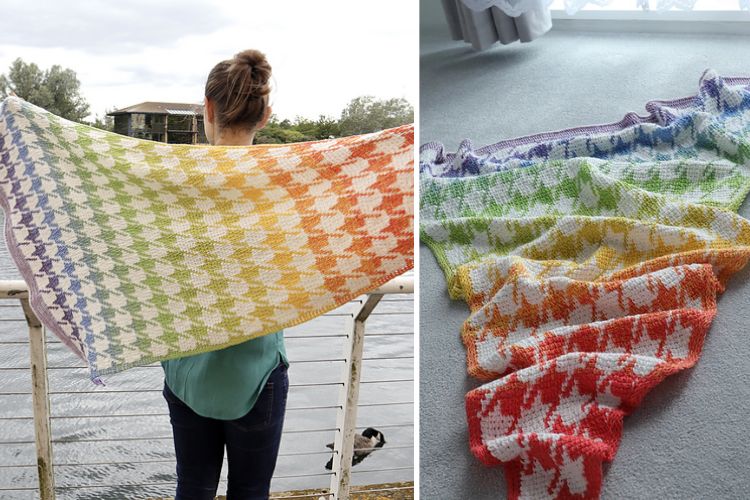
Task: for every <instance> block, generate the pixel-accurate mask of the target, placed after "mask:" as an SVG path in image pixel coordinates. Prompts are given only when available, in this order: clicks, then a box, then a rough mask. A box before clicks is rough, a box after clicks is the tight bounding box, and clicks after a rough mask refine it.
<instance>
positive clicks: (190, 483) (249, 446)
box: [162, 363, 289, 500]
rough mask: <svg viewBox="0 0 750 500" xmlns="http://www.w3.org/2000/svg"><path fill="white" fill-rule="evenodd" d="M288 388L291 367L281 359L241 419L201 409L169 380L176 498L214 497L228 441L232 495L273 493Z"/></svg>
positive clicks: (241, 499) (240, 498)
mask: <svg viewBox="0 0 750 500" xmlns="http://www.w3.org/2000/svg"><path fill="white" fill-rule="evenodd" d="M288 390H289V379H288V378H287V368H286V365H284V364H283V363H279V366H277V367H276V369H274V371H273V372H272V373H271V376H270V377H269V379H268V382H267V383H266V385H265V387H264V388H263V391H262V392H261V393H260V396H259V397H258V400H257V401H256V403H255V406H253V409H252V410H250V411H249V412H248V413H247V414H246V415H245V416H244V417H241V418H238V419H237V420H217V419H213V418H206V417H202V416H200V415H198V414H197V413H195V412H194V411H193V410H191V409H190V408H189V407H188V406H187V405H186V404H185V403H183V402H182V401H181V400H180V399H179V398H178V397H177V396H175V394H174V393H173V392H172V391H171V390H170V389H169V387H167V384H166V382H165V384H164V390H163V391H162V393H163V394H164V399H166V400H167V405H168V406H169V419H170V422H171V423H172V434H173V435H174V448H175V455H176V457H177V493H176V495H175V497H176V498H175V500H204V499H206V500H213V498H214V496H215V495H216V489H217V488H218V486H219V476H220V474H221V466H222V463H223V461H224V447H225V446H226V449H227V462H228V464H229V477H228V479H229V485H228V487H227V500H256V499H263V500H265V499H267V498H268V495H269V490H270V485H271V477H272V476H273V470H274V468H275V467H276V457H277V456H278V454H279V444H280V443H281V429H282V427H283V425H284V411H285V410H286V397H287V392H288Z"/></svg>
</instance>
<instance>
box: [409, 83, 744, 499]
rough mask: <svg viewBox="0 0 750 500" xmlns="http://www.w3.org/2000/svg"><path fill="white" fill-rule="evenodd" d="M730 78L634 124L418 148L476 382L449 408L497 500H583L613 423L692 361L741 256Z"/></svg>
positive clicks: (617, 428)
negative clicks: (496, 469) (490, 474)
mask: <svg viewBox="0 0 750 500" xmlns="http://www.w3.org/2000/svg"><path fill="white" fill-rule="evenodd" d="M748 84H750V79H742V78H734V79H722V78H720V77H719V76H718V75H716V74H715V73H714V72H711V71H708V72H706V73H705V74H704V75H703V77H702V78H701V82H700V87H699V93H698V95H697V96H695V97H690V98H684V99H678V100H674V101H653V102H650V103H649V104H648V105H647V110H648V111H649V115H648V116H645V117H641V116H638V115H635V114H629V115H627V116H626V117H625V118H624V119H623V120H622V121H621V122H619V123H615V124H610V125H603V126H592V127H582V128H576V129H570V130H564V131H559V132H551V133H545V134H538V135H534V136H528V137H522V138H519V139H513V140H509V141H504V142H500V143H498V144H495V145H492V146H488V147H485V148H481V149H478V150H474V149H473V148H472V147H471V143H469V142H468V141H465V142H464V143H462V144H461V146H460V148H459V151H458V152H457V153H455V154H445V152H444V151H443V147H442V146H441V145H440V144H437V143H430V144H425V145H424V146H422V148H421V152H420V171H421V176H420V189H421V191H420V196H421V200H420V224H421V239H422V241H424V242H425V243H426V244H427V245H428V246H429V247H430V248H431V250H432V251H433V252H434V254H435V255H436V257H437V259H438V261H439V263H440V265H441V267H442V269H443V270H444V272H445V275H446V278H447V280H448V285H449V291H450V293H451V296H452V297H454V298H463V299H465V300H466V301H467V302H468V304H469V306H470V309H471V314H470V317H469V318H468V319H467V321H466V322H465V323H464V326H463V329H462V339H463V342H464V345H465V346H466V350H467V364H468V371H469V373H470V374H471V375H473V376H474V377H476V378H479V379H481V380H485V381H489V382H488V383H486V384H484V385H482V386H480V387H478V388H476V389H474V390H472V391H470V392H469V393H468V394H467V396H466V412H467V418H468V424H469V440H470V446H471V450H472V452H473V453H474V454H475V455H476V456H477V457H478V458H479V459H481V460H482V461H483V462H484V463H486V464H503V465H504V467H505V471H506V483H507V487H508V493H509V496H510V498H534V499H538V498H597V497H598V496H599V494H600V490H601V480H602V473H601V464H602V461H603V460H612V459H613V458H614V455H615V453H616V451H617V447H618V444H619V439H620V435H621V430H622V419H623V416H624V415H625V414H627V413H629V412H630V411H632V410H633V409H634V408H635V407H636V406H637V405H638V404H639V402H640V401H641V399H642V398H643V396H644V395H645V394H646V393H647V392H648V391H649V390H650V389H651V388H652V387H653V386H654V385H655V384H657V383H658V382H659V381H661V380H662V379H663V378H664V377H665V376H667V375H669V374H671V373H674V372H676V371H678V370H681V369H684V368H687V367H690V366H692V365H693V364H694V363H695V362H696V361H697V359H698V357H699V355H700V352H701V348H702V345H703V339H704V336H705V335H706V332H707V331H708V328H709V326H710V324H711V321H712V319H713V317H714V315H715V313H716V295H717V293H720V292H721V291H722V290H723V289H724V286H725V284H726V282H727V280H728V278H729V277H730V276H731V275H732V274H733V273H735V272H736V271H738V270H739V269H741V268H742V267H743V266H744V265H745V264H746V263H747V261H748V258H750V222H748V221H747V220H746V219H744V218H742V217H740V216H739V215H737V214H736V213H735V212H736V211H737V210H738V208H739V206H740V204H741V203H742V201H743V200H744V198H745V197H746V195H747V193H748V191H749V190H750V91H748V88H747V87H746V86H747V85H748ZM644 494H645V493H644Z"/></svg>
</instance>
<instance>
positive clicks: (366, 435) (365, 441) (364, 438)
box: [326, 427, 385, 470]
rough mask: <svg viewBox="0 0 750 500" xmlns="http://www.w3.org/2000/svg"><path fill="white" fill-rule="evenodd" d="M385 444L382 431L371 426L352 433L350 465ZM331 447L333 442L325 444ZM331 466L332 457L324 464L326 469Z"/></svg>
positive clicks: (355, 463)
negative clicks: (352, 450)
mask: <svg viewBox="0 0 750 500" xmlns="http://www.w3.org/2000/svg"><path fill="white" fill-rule="evenodd" d="M384 444H385V436H383V433H382V432H380V431H379V430H377V429H373V428H372V427H368V428H367V429H365V430H363V431H362V434H354V455H353V456H352V466H354V465H357V464H358V463H360V462H361V461H362V460H364V459H365V457H367V455H369V454H370V453H372V452H373V451H375V449H376V448H382V447H383V445H384ZM326 446H327V447H328V448H330V449H333V443H328V444H327V445H326ZM332 467H333V457H331V459H330V460H329V461H328V463H327V464H326V469H328V470H331V468H332Z"/></svg>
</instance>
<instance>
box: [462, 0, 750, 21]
mask: <svg viewBox="0 0 750 500" xmlns="http://www.w3.org/2000/svg"><path fill="white" fill-rule="evenodd" d="M461 1H462V2H463V4H464V5H466V6H467V7H468V8H470V9H472V10H474V11H483V10H485V9H488V8H491V7H495V8H498V9H500V10H502V11H503V12H504V13H505V14H507V15H508V16H511V17H517V16H520V15H521V14H523V13H525V12H528V11H530V10H535V9H538V8H539V5H540V4H543V6H544V7H545V8H548V7H549V5H550V4H551V3H552V0H461ZM708 1H710V0H701V3H703V4H705V5H708V3H707V2H708ZM611 2H612V0H565V10H566V12H567V13H568V14H571V15H572V14H575V13H576V12H578V11H579V10H581V9H582V8H583V7H585V6H586V5H588V4H594V5H602V6H603V5H607V4H609V3H611ZM695 3H696V0H633V5H634V6H636V7H640V8H643V9H652V8H655V9H656V10H670V9H682V10H692V9H693V8H694V7H695ZM737 9H738V10H750V0H737Z"/></svg>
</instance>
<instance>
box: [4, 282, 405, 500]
mask: <svg viewBox="0 0 750 500" xmlns="http://www.w3.org/2000/svg"><path fill="white" fill-rule="evenodd" d="M412 293H414V279H413V277H404V276H401V277H398V278H395V279H393V280H391V281H389V282H388V283H386V284H384V285H382V286H381V287H379V288H377V289H375V290H373V291H372V292H370V293H368V294H366V300H364V301H361V300H358V301H354V304H356V303H360V304H361V306H360V307H359V309H358V310H356V311H355V312H354V313H348V314H346V315H343V316H346V317H348V318H349V321H348V322H347V323H348V328H347V333H344V334H338V335H310V336H308V337H306V338H329V337H339V338H341V337H344V338H345V347H344V350H345V352H344V353H343V356H342V357H341V358H335V359H327V360H326V361H330V362H337V363H343V367H342V369H343V375H344V376H343V381H337V382H325V383H302V384H296V385H295V386H311V385H314V386H318V385H326V386H335V385H339V386H341V389H340V394H339V400H338V403H337V404H335V405H326V408H330V409H336V410H337V417H336V426H335V427H333V428H328V429H322V430H326V431H334V432H335V439H334V449H333V450H331V451H327V452H315V453H316V454H331V455H332V456H333V468H332V472H326V473H323V474H317V475H320V476H328V475H330V476H331V481H330V493H327V494H322V495H320V496H323V497H328V498H332V499H334V500H339V499H347V498H349V491H350V482H351V473H352V471H351V464H352V456H353V453H354V433H355V425H356V420H357V408H358V407H359V406H362V407H365V406H377V405H385V404H398V405H404V404H413V401H394V402H391V403H366V404H359V403H358V401H359V387H360V385H361V384H370V383H390V382H395V383H396V382H409V381H413V379H403V378H402V379H393V380H365V381H361V380H360V373H361V366H362V361H363V360H384V359H388V360H390V359H412V358H413V356H395V357H393V356H392V357H371V358H365V357H363V355H362V353H363V346H364V327H365V322H366V321H367V318H368V317H369V316H370V315H371V314H372V312H373V310H374V309H375V308H376V307H377V305H378V303H379V302H380V300H381V299H382V298H383V296H384V295H390V294H412ZM0 299H17V300H19V302H20V305H21V308H22V310H23V312H24V316H25V320H26V323H27V325H28V327H29V351H30V369H31V376H32V391H31V395H32V406H33V416H30V417H28V416H24V417H2V419H0V420H30V419H33V421H34V441H33V443H34V444H35V446H36V453H37V465H36V468H37V475H38V478H39V495H40V499H41V500H54V498H55V488H56V487H55V476H54V467H55V466H59V467H67V466H72V465H75V464H65V463H53V461H52V446H53V444H54V443H65V442H72V441H66V440H64V439H52V436H51V429H50V421H51V420H52V419H68V418H88V417H83V416H82V417H75V416H67V415H66V416H58V417H52V416H51V414H50V395H55V394H61V393H60V392H58V391H50V390H49V384H48V378H47V374H48V370H49V369H56V370H57V369H70V370H77V369H85V367H84V366H69V367H67V366H66V367H49V368H48V367H47V351H46V342H45V333H44V328H43V326H42V324H41V322H40V321H39V319H38V318H37V317H36V315H35V314H34V312H33V310H32V309H31V307H30V305H29V292H28V288H27V286H26V283H25V282H24V281H22V280H0ZM18 320H20V318H19V319H18ZM18 320H15V321H18ZM375 335H381V336H382V335H413V332H404V333H379V334H375ZM302 337H303V336H301V335H295V336H293V338H302ZM10 343H12V342H3V343H2V344H10ZM316 361H319V360H303V361H300V362H310V363H312V362H316ZM3 369H5V368H3ZM7 369H8V370H15V369H18V370H23V369H26V368H25V367H18V368H15V367H9V368H7ZM73 392H74V393H76V394H86V393H91V392H101V393H115V392H127V391H122V390H120V391H117V390H104V391H102V390H97V391H73ZM138 392H154V391H150V390H148V389H146V390H140V391H138ZM65 393H67V392H65ZM6 394H7V395H15V394H19V395H22V394H29V393H28V392H3V393H0V395H6ZM297 409H299V410H307V409H309V408H289V410H290V411H293V410H297ZM163 415H164V414H163V413H155V414H145V415H143V416H163ZM112 416H113V417H114V416H128V415H112ZM410 425H413V423H399V424H384V425H379V426H378V427H379V428H398V427H407V426H410ZM318 430H320V429H315V431H318ZM286 432H289V433H293V432H295V431H286ZM304 432H310V430H305V431H304ZM130 439H131V440H135V439H138V438H134V437H131V438H130ZM144 439H145V438H144ZM148 439H149V440H154V439H157V440H158V439H160V438H154V437H150V438H148ZM164 439H166V438H164ZM113 440H115V441H120V440H122V438H120V439H113ZM77 441H78V440H76V442H77ZM98 441H101V439H99V440H98ZM13 443H14V444H18V443H21V441H14V442H13ZM23 443H29V444H30V443H32V441H23ZM2 444H6V443H2ZM407 447H409V446H397V447H392V448H394V449H395V448H407ZM296 454H311V453H306V452H302V453H293V454H292V455H296ZM12 467H29V468H30V467H34V465H31V464H29V465H17V466H12ZM410 468H411V469H413V467H400V468H396V469H393V470H408V469H410ZM391 469H392V468H389V469H383V470H391ZM363 472H368V471H363ZM370 472H374V471H370ZM290 477H291V476H290ZM294 477H296V476H294ZM71 488H74V487H69V486H65V487H62V486H60V487H57V489H71ZM18 489H24V490H25V489H28V488H18ZM32 489H36V488H32ZM1 490H5V489H4V488H3V489H1Z"/></svg>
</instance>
